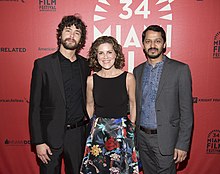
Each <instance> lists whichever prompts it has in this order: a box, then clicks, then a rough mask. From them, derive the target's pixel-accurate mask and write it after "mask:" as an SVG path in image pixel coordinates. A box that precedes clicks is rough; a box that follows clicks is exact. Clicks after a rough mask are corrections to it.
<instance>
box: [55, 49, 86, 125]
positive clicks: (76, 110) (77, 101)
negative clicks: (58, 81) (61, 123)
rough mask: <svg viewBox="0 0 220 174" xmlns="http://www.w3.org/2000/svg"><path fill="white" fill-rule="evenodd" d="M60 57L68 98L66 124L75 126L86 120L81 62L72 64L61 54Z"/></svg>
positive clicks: (77, 61) (66, 96)
mask: <svg viewBox="0 0 220 174" xmlns="http://www.w3.org/2000/svg"><path fill="white" fill-rule="evenodd" d="M58 55H59V61H60V67H61V72H62V77H63V86H64V91H65V98H66V115H67V120H66V122H67V124H73V123H76V122H79V121H81V120H82V119H83V118H84V114H83V113H84V112H83V98H82V85H81V78H80V65H79V60H78V58H76V60H75V61H74V62H71V61H70V60H69V59H67V58H65V57H64V56H63V55H62V54H61V53H60V52H59V54H58Z"/></svg>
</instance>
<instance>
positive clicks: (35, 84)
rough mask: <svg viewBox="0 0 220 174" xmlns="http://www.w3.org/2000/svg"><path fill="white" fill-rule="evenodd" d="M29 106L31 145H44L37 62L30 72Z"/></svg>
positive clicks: (40, 86)
mask: <svg viewBox="0 0 220 174" xmlns="http://www.w3.org/2000/svg"><path fill="white" fill-rule="evenodd" d="M30 88H31V89H30V104H29V129H30V138H31V143H33V144H41V143H44V141H43V137H42V132H41V124H40V111H41V109H40V105H41V92H42V90H41V89H42V72H41V70H40V67H39V64H38V60H35V62H34V68H33V71H32V78H31V87H30Z"/></svg>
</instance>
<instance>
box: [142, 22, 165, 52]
mask: <svg viewBox="0 0 220 174" xmlns="http://www.w3.org/2000/svg"><path fill="white" fill-rule="evenodd" d="M149 30H151V31H155V32H159V33H161V37H162V38H163V41H164V43H166V41H167V39H166V32H165V31H164V29H163V28H162V27H160V26H159V25H150V26H148V27H147V28H146V29H145V30H144V31H143V32H142V43H143V44H144V39H145V37H146V32H147V31H149ZM163 52H164V53H165V52H166V48H164V49H163Z"/></svg>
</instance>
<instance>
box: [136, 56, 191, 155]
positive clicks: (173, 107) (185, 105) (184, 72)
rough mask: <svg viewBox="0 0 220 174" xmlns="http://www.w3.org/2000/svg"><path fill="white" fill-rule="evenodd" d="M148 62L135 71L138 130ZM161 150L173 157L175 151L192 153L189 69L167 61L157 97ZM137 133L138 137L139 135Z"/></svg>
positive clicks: (172, 61) (167, 59)
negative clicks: (143, 77) (144, 74)
mask: <svg viewBox="0 0 220 174" xmlns="http://www.w3.org/2000/svg"><path fill="white" fill-rule="evenodd" d="M144 66H145V62H144V63H142V64H140V65H139V66H137V67H136V68H135V69H134V75H135V78H136V104H137V123H136V124H137V127H138V126H139V125H140V113H141V98H142V74H143V70H144ZM155 107H156V119H157V132H158V143H159V149H160V151H161V153H162V154H163V155H171V154H173V152H174V148H177V149H181V150H184V151H188V150H189V145H190V140H191V132H192V125H193V102H192V80H191V73H190V69H189V66H188V65H187V64H184V63H181V62H179V61H176V60H173V59H169V58H166V61H165V62H164V67H163V70H162V74H161V79H160V82H159V87H158V91H157V96H156V103H155ZM139 131H140V130H139V129H137V134H138V133H139ZM137 141H138V140H137Z"/></svg>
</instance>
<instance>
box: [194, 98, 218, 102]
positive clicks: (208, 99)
mask: <svg viewBox="0 0 220 174" xmlns="http://www.w3.org/2000/svg"><path fill="white" fill-rule="evenodd" d="M207 102H220V98H198V97H193V103H207Z"/></svg>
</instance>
